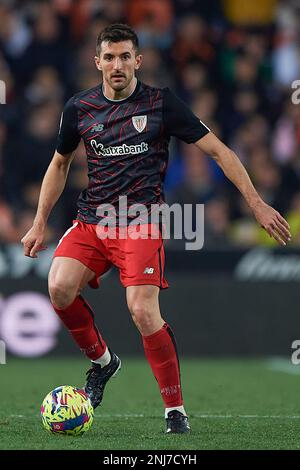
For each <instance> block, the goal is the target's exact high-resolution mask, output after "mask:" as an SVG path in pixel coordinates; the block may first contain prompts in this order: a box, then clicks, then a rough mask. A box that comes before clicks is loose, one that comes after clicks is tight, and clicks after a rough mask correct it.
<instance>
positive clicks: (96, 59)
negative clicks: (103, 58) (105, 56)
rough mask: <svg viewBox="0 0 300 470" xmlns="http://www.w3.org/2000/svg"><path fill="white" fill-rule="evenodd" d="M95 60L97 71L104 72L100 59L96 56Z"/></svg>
mask: <svg viewBox="0 0 300 470" xmlns="http://www.w3.org/2000/svg"><path fill="white" fill-rule="evenodd" d="M94 59H95V64H96V67H97V69H98V70H102V67H101V64H100V58H99V57H98V56H97V55H96V56H95V57H94Z"/></svg>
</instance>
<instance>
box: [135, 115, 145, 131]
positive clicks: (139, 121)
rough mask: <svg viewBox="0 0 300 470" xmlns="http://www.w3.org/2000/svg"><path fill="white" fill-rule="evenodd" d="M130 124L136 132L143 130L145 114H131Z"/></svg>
mask: <svg viewBox="0 0 300 470" xmlns="http://www.w3.org/2000/svg"><path fill="white" fill-rule="evenodd" d="M132 124H133V125H134V128H135V129H136V130H137V131H138V132H143V130H144V129H145V127H146V125H147V116H133V117H132Z"/></svg>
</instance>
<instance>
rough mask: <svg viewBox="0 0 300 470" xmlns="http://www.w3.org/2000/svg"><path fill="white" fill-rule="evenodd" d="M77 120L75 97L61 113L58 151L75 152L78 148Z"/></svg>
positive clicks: (62, 152) (63, 152) (64, 152)
mask: <svg viewBox="0 0 300 470" xmlns="http://www.w3.org/2000/svg"><path fill="white" fill-rule="evenodd" d="M77 121H78V117H77V110H76V107H75V104H74V97H73V98H71V99H70V100H69V101H68V102H67V103H66V105H65V107H64V110H63V112H62V115H61V120H60V126H59V132H58V137H57V145H56V150H57V151H58V153H60V154H62V155H64V154H66V153H70V152H73V151H74V150H75V149H76V148H77V146H78V144H79V142H80V135H79V133H78V127H77Z"/></svg>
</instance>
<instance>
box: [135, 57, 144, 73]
mask: <svg viewBox="0 0 300 470" xmlns="http://www.w3.org/2000/svg"><path fill="white" fill-rule="evenodd" d="M142 61H143V56H142V54H137V55H136V56H135V66H134V68H135V70H138V69H139V68H140V66H141V65H142Z"/></svg>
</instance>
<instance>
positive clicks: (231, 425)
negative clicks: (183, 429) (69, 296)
mask: <svg viewBox="0 0 300 470" xmlns="http://www.w3.org/2000/svg"><path fill="white" fill-rule="evenodd" d="M88 366H89V364H88V362H87V361H84V360H81V359H78V358H77V357H75V358H73V359H72V358H60V359H59V358H57V359H39V360H32V359H27V360H24V359H23V360H17V359H12V358H8V361H7V364H6V365H1V366H0V374H1V409H0V448H1V449H74V450H75V449H105V450H116V449H119V450H123V449H128V450H138V449H144V450H156V449H157V450H158V449H160V450H161V449H164V450H171V449H175V450H177V449H178V450H195V449H197V450H201V449H299V448H300V397H299V381H300V376H299V375H297V373H298V370H297V366H292V365H291V364H290V367H291V371H292V373H291V374H289V373H286V371H280V370H279V371H278V370H274V369H272V368H271V367H270V363H268V361H266V360H225V359H224V360H222V359H221V360H217V359H211V360H204V359H185V360H182V361H181V372H182V385H183V393H184V399H185V406H186V410H187V412H188V414H189V416H190V424H191V428H192V432H191V434H189V435H164V428H165V422H164V417H163V407H162V402H161V398H160V395H159V391H158V387H157V384H156V382H155V380H154V378H153V376H152V373H151V371H150V368H149V366H148V364H147V362H146V360H144V359H142V358H140V359H134V358H124V357H123V358H122V369H121V371H120V373H119V374H118V376H117V377H116V378H115V379H113V380H111V381H110V382H109V383H108V385H107V387H106V391H105V395H104V400H103V404H102V406H101V407H99V408H97V409H96V412H95V420H94V423H93V426H92V428H91V430H90V431H88V432H87V433H86V434H84V435H83V436H81V437H76V438H75V437H69V436H56V435H51V434H48V433H46V431H44V429H43V428H42V426H41V420H40V416H39V408H40V404H41V402H42V400H43V398H44V396H45V395H46V394H47V393H48V392H49V391H50V390H51V389H53V388H55V387H56V386H58V385H76V386H81V385H82V384H83V382H84V377H85V371H86V369H87V368H88ZM288 367H289V365H288V362H287V363H286V369H287V371H288ZM298 367H299V368H300V366H298ZM292 368H293V369H292ZM293 372H296V373H293Z"/></svg>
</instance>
